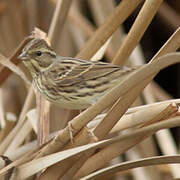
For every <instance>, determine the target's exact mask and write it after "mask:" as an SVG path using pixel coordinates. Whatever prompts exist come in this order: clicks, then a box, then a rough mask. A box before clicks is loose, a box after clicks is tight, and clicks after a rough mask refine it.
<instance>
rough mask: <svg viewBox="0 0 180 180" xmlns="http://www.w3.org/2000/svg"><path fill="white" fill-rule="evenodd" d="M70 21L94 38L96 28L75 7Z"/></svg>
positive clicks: (72, 9) (70, 13)
mask: <svg viewBox="0 0 180 180" xmlns="http://www.w3.org/2000/svg"><path fill="white" fill-rule="evenodd" d="M68 19H69V20H70V22H71V23H72V24H73V25H75V26H77V27H79V28H80V29H81V31H82V32H84V34H86V36H88V37H90V36H92V34H93V32H94V31H95V28H94V26H93V25H92V24H91V23H90V22H89V21H88V20H87V19H86V18H85V17H84V16H83V15H82V14H81V13H80V12H79V11H78V10H77V9H76V8H74V7H73V8H71V10H70V11H69V14H68Z"/></svg>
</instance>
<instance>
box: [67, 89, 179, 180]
mask: <svg viewBox="0 0 180 180" xmlns="http://www.w3.org/2000/svg"><path fill="white" fill-rule="evenodd" d="M140 88H141V86H140ZM135 91H136V93H137V94H138V89H137V87H136V89H135ZM132 94H133V93H132V91H130V92H129V93H128V95H126V96H125V97H128V100H129V101H131V99H133V98H131V97H130V95H132ZM134 96H135V95H134V94H133V95H132V97H134ZM124 104H126V103H125V102H124ZM119 109H120V108H119ZM168 109H169V111H168V112H169V113H167V114H165V113H164V112H166V110H168ZM156 111H157V112H155V113H152V109H151V110H147V111H146V112H147V114H145V112H143V111H142V112H137V116H136V115H135V114H133V115H132V116H131V117H132V118H131V117H128V118H129V119H126V118H125V119H123V117H122V119H121V120H120V121H119V122H118V124H117V127H116V126H115V127H116V128H117V129H116V130H118V131H121V130H123V129H126V128H132V127H134V126H137V125H138V124H143V123H147V122H149V121H155V120H156V121H157V120H160V119H162V117H164V118H165V117H166V118H167V117H168V116H167V115H171V114H172V113H174V112H176V111H177V108H175V107H174V106H171V105H170V106H169V105H165V106H164V105H163V106H161V107H160V108H159V109H156ZM114 114H115V113H114ZM148 114H149V116H148ZM152 114H153V116H152V117H151V115H152ZM117 116H118V115H114V117H112V116H111V118H110V119H109V121H113V120H114V119H116V118H119V117H117ZM106 117H107V116H106ZM126 120H127V122H126ZM128 120H129V121H128ZM112 131H114V130H112ZM94 134H95V135H96V136H97V137H99V138H101V136H99V134H100V133H99V134H98V133H96V131H95V130H94ZM104 135H105V133H104ZM140 141H141V139H140V140H139V141H138V142H140ZM130 144H131V146H129V145H128V143H127V146H126V145H125V144H124V145H123V147H124V148H126V147H127V149H128V148H130V147H132V146H133V145H132V143H130ZM134 145H135V144H134ZM117 146H118V147H117ZM120 146H121V145H119V144H118V145H116V146H115V147H114V151H116V153H114V154H113V151H108V153H110V152H111V153H110V154H111V155H108V156H109V158H108V160H109V161H110V160H111V159H113V158H114V157H116V155H117V153H118V150H119V147H120ZM120 152H121V151H120ZM118 155H120V153H119V154H118ZM118 155H117V156H118ZM100 157H102V158H103V157H104V156H101V155H100ZM89 159H91V158H89ZM99 160H100V159H99V158H97V162H96V158H94V161H93V164H94V165H93V167H92V163H91V164H88V163H87V164H86V163H85V164H86V165H87V166H85V165H83V167H82V170H79V172H78V173H77V174H79V175H77V176H78V177H79V176H80V174H81V173H83V172H84V171H86V169H91V168H92V171H94V170H95V169H98V168H100V166H98V164H101V167H102V166H104V165H105V164H106V163H107V162H108V161H103V159H101V160H100V161H99ZM81 161H82V160H81ZM87 162H88V160H87ZM64 164H65V163H64ZM96 165H97V166H96ZM74 166H76V165H74ZM84 166H85V167H84ZM73 168H74V167H73ZM92 171H91V172H92ZM87 174H88V173H87ZM87 174H86V175H87ZM83 175H84V174H83ZM71 177H73V175H72V174H71Z"/></svg>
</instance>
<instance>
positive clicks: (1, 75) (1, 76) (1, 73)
mask: <svg viewBox="0 0 180 180" xmlns="http://www.w3.org/2000/svg"><path fill="white" fill-rule="evenodd" d="M30 40H32V37H31V36H29V37H27V38H26V39H24V41H22V42H21V44H20V45H19V46H18V47H17V49H16V50H15V52H14V53H13V54H12V56H11V57H10V58H9V61H11V62H13V63H14V64H16V65H17V64H18V63H19V61H18V59H17V56H18V55H19V54H20V53H21V51H22V49H23V48H24V46H25V44H27V43H28V42H29V41H30ZM10 74H11V71H10V70H9V69H8V68H7V67H1V68H0V85H2V83H3V82H4V81H5V80H6V79H7V78H8V77H9V75H10Z"/></svg>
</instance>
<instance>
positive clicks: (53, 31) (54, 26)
mask: <svg viewBox="0 0 180 180" xmlns="http://www.w3.org/2000/svg"><path fill="white" fill-rule="evenodd" d="M71 3H72V0H66V1H65V0H58V1H57V4H56V9H55V11H54V15H53V18H52V21H51V24H50V27H49V32H48V38H49V39H50V41H51V43H52V44H54V41H55V38H57V33H58V39H59V38H60V36H61V33H62V29H63V26H64V23H65V20H66V18H67V14H68V11H69V8H70V6H71ZM58 26H60V27H61V28H60V29H59V28H58Z"/></svg>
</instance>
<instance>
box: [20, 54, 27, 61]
mask: <svg viewBox="0 0 180 180" xmlns="http://www.w3.org/2000/svg"><path fill="white" fill-rule="evenodd" d="M18 59H21V60H25V59H27V56H26V53H25V52H22V53H21V54H20V55H19V56H18Z"/></svg>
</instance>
